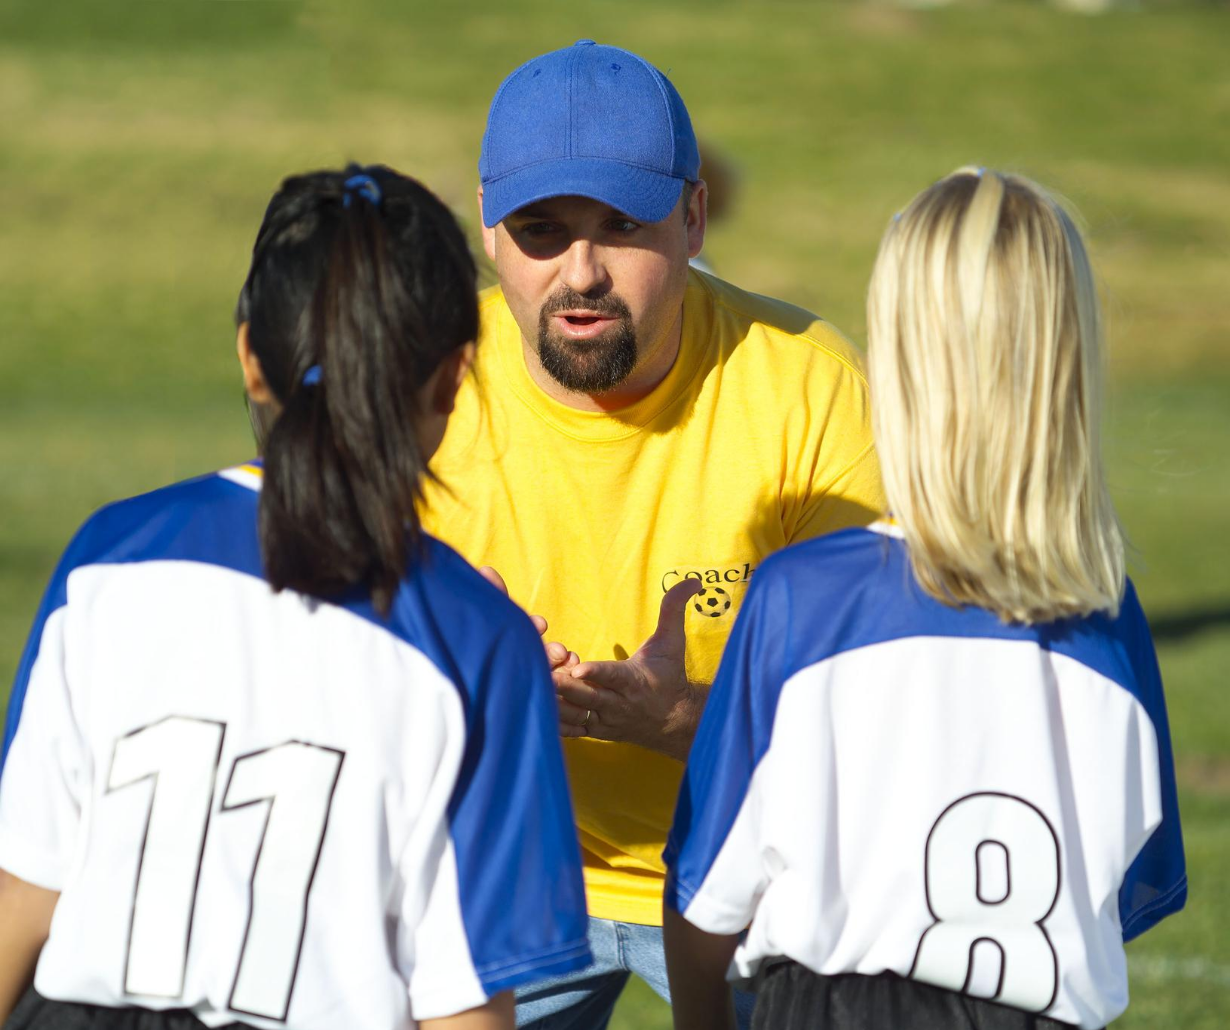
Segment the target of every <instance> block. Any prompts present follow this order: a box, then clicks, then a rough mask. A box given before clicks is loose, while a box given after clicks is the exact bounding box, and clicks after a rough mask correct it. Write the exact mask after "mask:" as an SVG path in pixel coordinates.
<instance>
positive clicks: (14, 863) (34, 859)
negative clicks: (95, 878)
mask: <svg viewBox="0 0 1230 1030" xmlns="http://www.w3.org/2000/svg"><path fill="white" fill-rule="evenodd" d="M57 579H58V577H57ZM67 613H68V608H67V605H66V604H65V603H64V597H63V590H62V587H61V586H60V584H59V583H58V582H57V581H53V583H52V586H51V588H50V589H49V590H48V594H47V597H46V599H45V600H44V602H43V606H42V608H41V609H40V611H39V615H38V618H37V619H36V621H35V625H34V629H33V630H32V632H31V634H30V639H29V642H28V644H27V645H26V650H25V653H24V655H23V656H22V661H21V665H20V666H19V667H18V671H17V679H16V681H15V682H14V684H13V691H12V694H11V695H10V698H9V709H8V716H7V718H6V721H5V736H4V752H3V765H2V766H0V770H2V771H0V868H3V869H5V870H6V871H8V872H9V873H12V874H13V875H14V876H17V877H18V878H20V879H22V880H25V881H26V882H28V883H32V884H34V885H36V886H38V887H44V888H46V889H48V890H60V889H62V887H63V884H64V879H65V876H66V874H67V872H68V868H69V865H70V863H71V861H72V856H73V853H74V850H75V847H76V842H77V830H78V826H79V823H80V818H81V804H82V798H83V797H84V796H85V794H86V793H87V791H88V784H87V782H86V780H87V776H88V754H87V750H86V747H85V744H84V742H83V740H82V738H81V735H80V732H79V729H78V726H77V723H76V720H75V718H74V714H73V706H72V699H71V695H70V692H69V685H68V681H67V676H66V673H65V664H66V663H65V640H64V636H65V625H66V621H67Z"/></svg>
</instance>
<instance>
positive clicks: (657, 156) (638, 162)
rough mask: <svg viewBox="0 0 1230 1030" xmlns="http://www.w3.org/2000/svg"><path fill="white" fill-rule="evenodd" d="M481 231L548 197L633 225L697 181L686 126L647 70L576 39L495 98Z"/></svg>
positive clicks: (672, 97)
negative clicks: (613, 214) (584, 202)
mask: <svg viewBox="0 0 1230 1030" xmlns="http://www.w3.org/2000/svg"><path fill="white" fill-rule="evenodd" d="M478 174H479V178H480V180H481V181H482V184H483V223H484V224H485V225H486V226H487V228H491V227H492V226H493V225H495V224H496V223H498V222H501V221H503V220H504V219H505V218H506V217H507V216H508V215H510V214H512V213H513V212H514V211H516V210H517V209H518V208H522V207H525V206H526V205H527V204H533V203H534V202H535V201H539V200H546V199H547V198H549V197H563V196H577V197H590V198H592V199H594V200H600V201H602V202H603V203H604V204H610V205H611V207H613V208H615V209H616V210H619V211H622V212H623V213H624V214H626V215H628V216H629V217H631V218H635V219H636V220H637V221H639V222H660V221H662V219H664V218H665V217H666V216H667V215H669V214H670V213H671V211H673V210H674V208H675V204H676V203H678V201H679V196H680V194H681V193H682V192H683V184H684V182H685V181H692V182H694V181H695V180H696V179H697V177H698V176H699V174H700V153H699V151H698V150H697V148H696V134H695V133H694V132H693V131H692V120H691V119H690V118H689V117H688V109H687V108H686V107H684V106H683V99H682V98H681V97H680V96H679V92H678V91H677V90H676V89H675V87H674V86H672V85H671V84H670V80H668V79H667V78H666V76H665V75H663V74H662V73H661V72H660V71H658V70H657V69H656V68H655V67H653V65H651V64H649V63H648V62H647V61H645V60H644V59H642V58H640V57H637V56H636V54H633V53H629V52H628V51H627V50H621V49H620V48H619V47H613V46H600V45H599V44H597V43H595V42H594V41H593V40H592V39H582V40H580V41H579V42H578V43H575V44H574V45H573V46H570V47H565V48H564V49H563V50H554V51H552V52H551V53H549V54H543V55H542V56H541V57H536V58H534V59H533V60H532V61H529V62H527V63H526V64H523V65H522V66H521V67H520V68H518V69H517V70H516V71H515V72H513V73H512V74H511V75H509V76H508V78H506V79H505V80H504V82H503V83H502V84H501V85H500V88H499V89H498V90H497V91H496V94H495V99H494V100H492V101H491V110H490V112H489V113H488V115H487V131H486V132H485V133H483V149H482V154H481V156H480V157H479V159H478Z"/></svg>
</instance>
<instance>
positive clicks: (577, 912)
mask: <svg viewBox="0 0 1230 1030" xmlns="http://www.w3.org/2000/svg"><path fill="white" fill-rule="evenodd" d="M518 616H519V617H518V619H517V620H516V623H515V624H514V625H513V626H512V627H511V628H510V630H509V631H507V632H505V633H504V634H503V635H502V637H501V638H500V640H499V641H498V644H497V646H496V647H495V648H494V649H493V650H492V652H491V653H490V655H488V656H487V659H486V660H485V661H484V662H482V663H481V664H480V665H478V666H477V668H478V672H477V682H475V683H470V684H467V685H466V687H467V690H466V693H467V695H468V710H467V711H466V720H465V721H466V743H465V748H464V753H463V755H462V758H461V764H460V769H459V772H458V776H457V780H456V784H455V786H454V788H453V791H452V796H451V800H450V801H449V804H448V812H447V827H448V829H447V838H446V839H445V840H443V842H442V847H441V848H440V849H439V855H438V859H439V870H438V872H437V874H436V876H435V878H434V883H433V885H432V886H431V888H430V893H429V895H428V898H427V901H426V908H425V911H424V914H423V918H422V919H421V921H420V922H419V924H418V926H417V928H416V930H415V946H414V954H415V968H414V971H413V975H412V977H411V982H410V991H411V999H410V1000H411V1009H412V1011H413V1013H414V1016H415V1018H416V1019H420V1020H421V1019H426V1018H434V1017H437V1016H444V1015H452V1014H454V1013H456V1012H459V1011H464V1010H465V1009H467V1008H472V1007H474V1006H475V1005H478V1004H482V1003H483V1002H484V1001H485V1000H486V998H489V997H491V996H492V995H494V994H496V993H498V992H500V991H503V990H507V989H510V988H513V987H516V986H517V985H519V984H522V983H525V982H527V981H532V980H538V979H542V978H544V977H548V976H552V975H555V974H559V973H565V972H570V971H572V970H575V969H581V968H584V967H585V966H586V965H588V964H589V963H590V961H591V958H590V952H589V945H588V939H587V930H588V918H587V916H586V910H585V889H584V884H583V881H582V878H581V855H580V846H579V844H578V841H577V834H576V828H575V826H574V823H573V814H572V804H571V800H570V797H569V793H568V784H567V780H566V778H565V772H564V761H563V753H562V749H561V747H560V743H559V737H558V734H557V730H556V726H557V717H556V706H555V698H554V692H553V690H552V686H551V679H550V673H549V671H548V668H547V663H546V657H545V654H544V652H543V647H542V642H541V641H540V640H539V639H538V636H537V634H536V633H535V632H534V629H533V627H532V626H531V625H530V623H529V620H528V619H526V618H525V617H524V616H523V615H520V613H518ZM411 875H413V871H410V870H405V871H403V876H404V877H409V876H411ZM450 942H454V943H457V944H459V946H460V949H461V950H462V951H464V952H466V953H467V954H466V955H465V956H464V958H463V959H461V961H462V962H463V963H464V964H465V965H467V966H468V969H467V970H466V971H464V972H461V971H459V969H458V964H459V955H458V948H457V947H453V946H450ZM476 987H481V995H477V996H476V995H475V994H474V993H473V990H474V988H476Z"/></svg>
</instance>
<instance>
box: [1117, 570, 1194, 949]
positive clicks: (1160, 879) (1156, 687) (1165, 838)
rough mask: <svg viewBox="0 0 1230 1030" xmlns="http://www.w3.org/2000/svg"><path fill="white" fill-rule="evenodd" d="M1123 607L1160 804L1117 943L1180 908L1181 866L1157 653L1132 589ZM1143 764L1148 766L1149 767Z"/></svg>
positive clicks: (1126, 888)
mask: <svg viewBox="0 0 1230 1030" xmlns="http://www.w3.org/2000/svg"><path fill="white" fill-rule="evenodd" d="M1124 606H1125V607H1128V606H1132V607H1136V612H1137V617H1138V622H1139V627H1138V631H1137V632H1136V633H1134V634H1133V637H1134V639H1135V641H1136V646H1137V651H1136V655H1135V659H1136V660H1135V663H1134V664H1135V666H1136V671H1137V676H1138V692H1137V696H1138V697H1139V699H1140V701H1141V703H1142V704H1143V706H1144V709H1145V711H1146V712H1147V713H1148V716H1149V720H1150V722H1151V723H1152V724H1153V731H1154V736H1155V737H1156V739H1157V772H1158V783H1157V788H1158V794H1159V796H1160V800H1161V820H1160V822H1159V823H1158V824H1157V826H1156V827H1155V828H1154V829H1153V832H1152V833H1151V834H1150V835H1149V837H1148V839H1147V840H1146V841H1145V843H1144V845H1143V847H1141V849H1140V851H1139V852H1138V853H1137V854H1136V857H1135V858H1134V859H1133V861H1132V863H1131V865H1130V866H1129V867H1128V871H1127V875H1126V876H1124V878H1123V885H1122V887H1121V888H1120V890H1119V920H1120V925H1121V926H1122V927H1123V939H1124V940H1125V941H1130V940H1131V939H1132V938H1133V937H1138V936H1139V935H1140V934H1142V933H1144V932H1145V931H1146V930H1148V929H1149V928H1150V927H1152V926H1155V925H1156V924H1157V923H1159V922H1161V921H1162V920H1163V919H1164V918H1166V916H1168V915H1172V914H1173V913H1175V912H1178V911H1179V910H1180V909H1181V908H1182V907H1183V906H1184V904H1185V903H1186V901H1187V865H1186V860H1185V858H1184V852H1183V831H1182V829H1181V827H1180V825H1179V800H1178V792H1177V790H1176V786H1175V774H1174V750H1173V748H1172V747H1171V743H1170V722H1169V719H1168V718H1167V716H1166V700H1165V697H1164V696H1163V693H1162V678H1161V672H1160V670H1159V669H1158V665H1157V654H1156V652H1155V651H1154V648H1153V640H1152V637H1151V635H1150V633H1149V629H1148V625H1147V624H1146V622H1145V619H1144V615H1143V613H1140V612H1139V608H1138V607H1137V602H1136V599H1135V591H1134V590H1131V589H1130V591H1129V594H1128V596H1127V597H1126V598H1125V600H1124ZM1147 766H1148V767H1149V768H1152V763H1147Z"/></svg>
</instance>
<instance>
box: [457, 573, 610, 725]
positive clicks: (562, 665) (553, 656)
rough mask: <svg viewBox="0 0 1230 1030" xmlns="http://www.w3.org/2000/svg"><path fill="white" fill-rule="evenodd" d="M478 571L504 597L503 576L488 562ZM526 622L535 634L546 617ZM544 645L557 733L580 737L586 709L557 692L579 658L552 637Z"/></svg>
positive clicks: (542, 628)
mask: <svg viewBox="0 0 1230 1030" xmlns="http://www.w3.org/2000/svg"><path fill="white" fill-rule="evenodd" d="M478 572H479V575H480V576H482V577H483V579H485V580H486V581H487V582H488V583H490V584H491V585H492V586H494V587H495V588H496V589H498V590H499V591H500V592H501V593H502V594H504V596H505V597H507V596H508V584H507V583H505V582H504V577H503V576H501V575H500V574H499V573H498V572H497V571H496V570H495V569H493V568H492V567H491V566H490V565H484V566H483V567H482V568H480V569H479V570H478ZM530 621H531V622H532V623H533V624H534V628H535V629H536V630H538V635H539V636H542V635H543V634H544V633H546V632H547V620H546V619H544V618H543V617H542V616H541V615H531V616H530ZM546 648H547V662H548V664H549V665H550V666H551V678H552V680H553V681H554V683H555V698H556V700H557V701H558V702H559V735H560V736H561V737H584V736H585V720H586V719H587V718H589V709H587V708H578V707H577V706H576V705H574V704H572V703H571V702H569V701H565V700H564V698H563V697H562V696H561V695H560V693H559V687H560V684H561V683H566V684H568V685H571V684H572V676H571V675H570V674H569V673H570V670H571V669H572V668H573V667H574V666H575V665H577V663H578V662H580V660H581V659H580V658H579V657H577V653H576V652H575V651H569V650H568V648H566V647H565V646H564V645H563V644H561V643H559V642H557V641H554V640H553V641H551V643H549V644H547V645H546Z"/></svg>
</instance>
